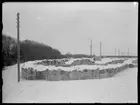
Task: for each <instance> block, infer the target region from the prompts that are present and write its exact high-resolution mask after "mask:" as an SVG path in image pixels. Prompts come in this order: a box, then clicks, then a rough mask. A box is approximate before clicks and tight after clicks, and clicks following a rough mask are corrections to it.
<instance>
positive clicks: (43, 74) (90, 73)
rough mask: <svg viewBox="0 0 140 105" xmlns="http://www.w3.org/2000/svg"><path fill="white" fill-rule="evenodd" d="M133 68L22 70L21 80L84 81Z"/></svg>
mask: <svg viewBox="0 0 140 105" xmlns="http://www.w3.org/2000/svg"><path fill="white" fill-rule="evenodd" d="M132 67H135V65H133V64H126V65H124V66H121V67H118V68H111V69H104V70H99V69H96V70H87V69H85V70H83V71H77V70H73V71H63V70H60V69H59V70H45V71H37V70H33V69H32V68H28V69H25V68H22V74H21V75H22V78H24V79H27V80H36V79H43V80H47V81H60V80H84V79H102V78H108V77H112V76H113V75H115V74H116V73H118V72H121V71H123V70H125V69H127V68H132Z"/></svg>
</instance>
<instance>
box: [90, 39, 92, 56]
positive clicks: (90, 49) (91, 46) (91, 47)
mask: <svg viewBox="0 0 140 105" xmlns="http://www.w3.org/2000/svg"><path fill="white" fill-rule="evenodd" d="M90 55H91V57H92V39H91V40H90Z"/></svg>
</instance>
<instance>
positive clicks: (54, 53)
mask: <svg viewBox="0 0 140 105" xmlns="http://www.w3.org/2000/svg"><path fill="white" fill-rule="evenodd" d="M2 55H3V56H2V58H3V66H9V65H13V64H16V63H17V40H16V39H14V38H12V37H10V36H7V35H5V34H2ZM67 57H74V58H79V57H90V56H88V55H84V54H70V53H69V54H65V55H63V54H61V52H60V51H59V50H58V49H55V48H52V47H50V46H48V45H45V44H43V43H39V42H36V41H32V40H23V41H20V60H21V62H26V61H33V60H42V59H59V58H67Z"/></svg>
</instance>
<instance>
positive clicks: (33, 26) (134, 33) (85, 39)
mask: <svg viewBox="0 0 140 105" xmlns="http://www.w3.org/2000/svg"><path fill="white" fill-rule="evenodd" d="M2 6H3V8H2V9H3V10H2V12H3V13H2V14H3V15H2V21H3V27H4V28H3V33H6V34H7V35H9V36H12V37H16V36H17V34H16V32H17V31H16V13H17V12H19V13H20V39H21V40H24V39H30V40H35V41H39V42H43V43H45V44H47V45H50V46H52V47H54V48H57V49H59V51H61V53H62V54H64V53H67V52H71V53H80V54H90V48H89V45H90V38H92V43H93V53H95V54H96V55H99V46H100V45H99V44H100V41H101V42H102V53H103V54H114V53H115V48H116V49H118V48H119V49H120V51H121V52H125V53H127V50H128V48H129V51H130V53H131V54H133V55H137V46H138V45H137V43H138V3H136V2H135V3H134V2H125V3H123V2H121V3H119V2H117V3H115V2H112V3H109V2H108V3H107V2H105V3H103V2H99V3H98V2H92V3H90V2H88V3H85V2H84V3H82V2H81V3H72V2H69V3H62V2H61V3H47V2H46V3H45V2H44V3H21V2H20V3H3V5H2Z"/></svg>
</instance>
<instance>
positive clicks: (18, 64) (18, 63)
mask: <svg viewBox="0 0 140 105" xmlns="http://www.w3.org/2000/svg"><path fill="white" fill-rule="evenodd" d="M17 66H18V82H20V42H19V13H17Z"/></svg>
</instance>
